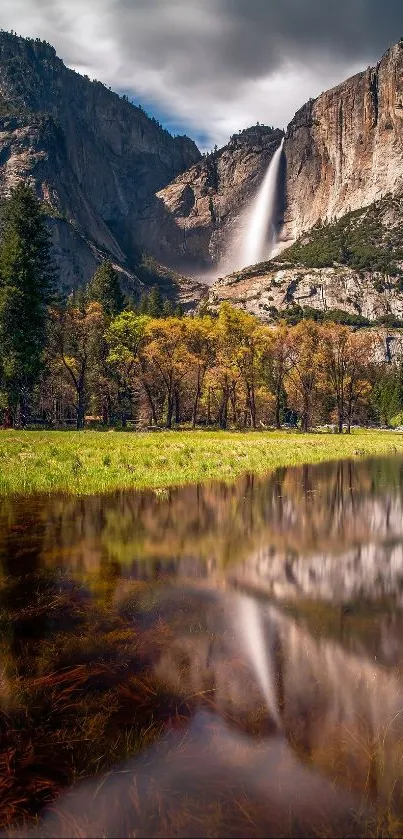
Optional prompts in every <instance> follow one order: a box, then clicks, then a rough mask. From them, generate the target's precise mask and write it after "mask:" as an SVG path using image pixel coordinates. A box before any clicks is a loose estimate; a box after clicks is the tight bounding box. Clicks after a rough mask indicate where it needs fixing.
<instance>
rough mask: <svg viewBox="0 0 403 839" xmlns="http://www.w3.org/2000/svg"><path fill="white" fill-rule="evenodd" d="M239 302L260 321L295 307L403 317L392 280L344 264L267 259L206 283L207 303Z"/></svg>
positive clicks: (401, 300) (402, 306) (211, 305)
mask: <svg viewBox="0 0 403 839" xmlns="http://www.w3.org/2000/svg"><path fill="white" fill-rule="evenodd" d="M224 301H226V302H228V303H231V304H232V305H234V306H240V307H241V308H243V309H246V311H248V312H250V313H251V314H253V315H257V316H258V317H259V318H261V319H262V320H265V321H272V320H273V318H275V317H276V316H277V315H278V314H279V313H281V312H282V311H284V310H285V309H289V308H291V307H293V306H294V307H295V306H300V307H301V308H305V307H308V308H310V309H315V310H317V311H318V312H327V311H329V310H335V309H338V310H340V311H343V312H346V313H350V314H351V315H360V316H361V317H363V318H365V319H366V320H368V321H374V320H377V319H379V318H382V317H384V316H385V315H388V314H393V315H395V316H396V317H397V318H398V319H399V320H403V297H402V294H401V292H400V291H399V289H398V287H397V286H396V283H395V281H394V280H392V279H390V280H388V281H386V280H385V279H384V277H383V275H381V274H379V273H370V272H359V271H354V270H353V269H352V268H349V267H348V266H345V265H337V266H334V267H333V268H307V267H306V266H303V265H301V266H295V265H292V264H291V263H288V264H287V263H282V262H278V263H276V262H274V263H269V264H268V265H267V268H266V269H265V268H264V265H263V266H262V267H258V266H256V268H255V269H253V268H252V269H245V271H241V272H239V273H237V274H232V275H230V276H228V277H224V278H223V279H220V280H217V282H216V283H215V284H214V285H213V286H212V287H211V289H210V292H209V296H208V305H209V308H211V309H212V310H216V309H217V308H218V307H219V305H220V303H222V302H224Z"/></svg>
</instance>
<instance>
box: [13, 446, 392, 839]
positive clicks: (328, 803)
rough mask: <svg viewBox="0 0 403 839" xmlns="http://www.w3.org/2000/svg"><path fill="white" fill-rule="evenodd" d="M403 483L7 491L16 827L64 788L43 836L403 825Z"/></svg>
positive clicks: (336, 831) (329, 475)
mask: <svg viewBox="0 0 403 839" xmlns="http://www.w3.org/2000/svg"><path fill="white" fill-rule="evenodd" d="M402 477H403V463H402V461H400V460H399V459H394V460H392V459H388V460H379V461H376V460H374V461H368V462H354V463H349V462H344V463H336V464H324V465H320V466H315V467H303V468H301V469H296V468H292V469H283V470H280V471H279V472H277V473H274V474H273V475H270V476H268V477H266V478H256V477H254V476H245V477H244V478H243V479H242V480H241V481H239V482H238V483H236V484H234V485H231V486H226V485H221V484H215V485H213V484H212V485H208V486H204V487H202V486H199V487H187V488H181V489H174V490H169V491H167V492H166V493H153V492H148V493H134V492H132V493H129V492H128V493H116V494H113V495H110V496H106V497H89V498H83V499H77V498H66V497H50V498H37V499H32V498H31V499H18V500H7V501H4V502H2V506H1V511H0V519H1V521H0V524H1V535H0V557H1V573H2V601H1V620H2V624H3V625H2V629H3V630H4V631H3V635H2V638H3V640H2V647H1V653H2V660H3V668H2V670H3V676H2V680H1V683H0V696H1V704H2V709H3V713H2V716H1V717H0V728H1V730H0V735H1V745H0V760H1V768H0V802H3V803H0V814H1V821H2V825H3V827H5V828H7V827H8V826H9V825H11V824H16V823H17V824H18V822H21V820H22V819H27V820H28V821H27V822H26V826H25V827H24V828H23V829H22V834H21V835H26V834H27V832H29V831H30V830H31V829H32V828H31V827H30V821H29V820H30V818H31V817H32V816H33V815H34V814H35V813H37V812H41V808H42V807H43V805H46V804H47V803H48V802H51V801H52V800H53V799H54V798H55V796H56V795H57V793H59V792H61V797H60V798H57V800H56V803H55V805H53V807H52V811H51V812H50V813H49V814H48V815H45V816H44V822H43V823H42V822H41V825H40V828H39V830H40V831H42V833H43V832H47V834H48V835H58V836H59V835H60V836H62V835H66V836H70V835H77V836H78V835H79V836H92V835H99V834H103V835H107V836H115V835H116V836H119V835H123V834H124V835H142V836H143V835H144V836H146V835H147V836H170V835H177V836H184V835H192V836H199V835H200V836H202V835H205V834H206V832H208V833H209V835H211V836H249V835H254V836H267V835H273V836H279V835H299V833H301V832H302V833H304V835H311V833H312V831H313V830H314V831H315V833H316V834H317V835H329V833H330V834H331V835H346V832H347V833H348V835H352V834H354V833H355V832H357V833H358V834H359V835H362V834H363V832H368V831H369V830H372V831H373V832H375V833H378V832H379V831H380V830H384V831H386V833H388V832H392V829H393V830H395V832H396V833H397V835H399V832H398V831H399V830H400V824H401V823H400V817H401V815H402V811H403V802H402V775H403V767H402V765H401V754H402V744H403V728H402V726H403V723H402V719H403V690H402V681H401V675H400V673H401V669H400V668H401V663H402V658H403V656H402V650H403V644H402V641H401V638H402V602H401V600H402V584H403V516H402V513H403V509H402V507H403V500H402V492H403V490H402V487H403V481H402ZM246 594H247V596H248V598H250V597H253V603H254V607H253V609H254V615H256V616H258V617H256V620H258V625H259V627H261V628H262V637H263V638H264V640H265V649H264V656H265V661H263V662H262V667H263V670H264V671H265V672H266V673H269V674H270V679H271V680H272V683H273V691H272V694H273V696H272V698H271V701H270V703H269V706H270V707H268V704H267V703H265V701H264V699H263V697H262V688H261V685H259V683H258V680H257V678H256V672H255V669H254V667H253V658H254V656H253V655H250V654H249V653H248V649H249V650H251V647H249V648H248V644H247V643H241V641H240V632H241V631H243V630H242V628H241V627H240V625H239V615H240V614H241V611H240V610H242V608H243V606H242V604H243V603H246V602H250V600H249V599H246V598H245V595H246ZM246 612H247V610H244V613H245V614H246ZM247 623H248V622H247V621H246V624H247ZM256 625H257V624H256ZM246 631H247V630H246ZM253 643H254V642H252V644H253ZM252 652H253V650H252ZM105 772H107V773H108V774H107V775H104V774H102V773H105ZM90 776H95V780H93V781H92V780H88V778H89V777H90ZM83 778H84V779H85V778H87V780H80V779H83ZM72 784H73V785H74V786H73V788H72V791H70V792H68V791H65V792H63V790H65V789H66V787H70V786H71V785H72ZM400 832H401V831H400ZM42 833H41V835H42Z"/></svg>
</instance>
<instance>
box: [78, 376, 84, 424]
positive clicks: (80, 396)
mask: <svg viewBox="0 0 403 839" xmlns="http://www.w3.org/2000/svg"><path fill="white" fill-rule="evenodd" d="M77 396H78V402H77V431H81V429H82V428H84V420H85V404H84V387H83V386H82V385H81V386H80V387H79V390H78V394H77Z"/></svg>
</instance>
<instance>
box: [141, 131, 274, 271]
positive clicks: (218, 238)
mask: <svg viewBox="0 0 403 839" xmlns="http://www.w3.org/2000/svg"><path fill="white" fill-rule="evenodd" d="M282 137H283V132H282V131H280V130H279V129H278V128H270V127H267V126H263V125H262V126H261V125H256V126H254V127H252V128H248V129H245V130H244V131H241V132H239V134H235V135H234V136H233V137H231V139H230V141H229V143H228V144H227V145H226V146H224V147H223V148H221V149H215V150H214V151H213V152H211V153H210V154H208V155H206V156H205V157H204V158H203V159H202V160H200V161H198V162H197V163H196V164H195V165H194V166H192V167H191V168H190V169H189V170H188V171H186V172H184V173H181V174H180V175H178V176H177V178H175V180H174V181H173V182H172V183H170V184H169V185H168V186H166V187H164V188H163V189H161V190H160V191H159V192H157V194H156V196H155V200H154V201H152V202H150V204H149V205H148V207H147V208H146V211H145V213H144V217H143V228H142V229H143V234H142V241H143V244H144V246H145V247H147V248H148V249H149V250H150V251H151V252H152V253H153V254H154V255H155V256H156V257H157V258H158V259H160V260H161V261H162V262H164V263H167V264H170V265H173V266H175V267H176V268H179V267H183V266H184V268H185V270H188V271H191V272H192V273H196V274H197V273H202V274H203V272H205V271H208V270H210V269H211V268H212V267H213V266H215V265H217V264H220V263H221V262H222V260H223V258H224V256H225V251H226V244H227V242H228V241H229V240H231V239H232V238H233V237H234V236H235V235H236V230H237V225H238V223H239V219H240V211H241V210H242V211H243V210H244V208H245V206H247V205H248V203H249V201H250V200H251V198H252V197H253V195H254V194H255V192H256V190H257V188H258V186H259V184H260V182H261V180H262V178H263V176H264V173H265V171H266V169H267V166H268V164H269V162H270V160H271V158H272V157H273V154H274V152H275V151H276V149H277V148H278V146H279V145H280V142H281V139H282Z"/></svg>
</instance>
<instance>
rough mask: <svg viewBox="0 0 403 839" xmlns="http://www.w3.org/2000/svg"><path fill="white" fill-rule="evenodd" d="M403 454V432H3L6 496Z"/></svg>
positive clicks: (1, 483) (0, 457)
mask: <svg viewBox="0 0 403 839" xmlns="http://www.w3.org/2000/svg"><path fill="white" fill-rule="evenodd" d="M394 453H401V454H403V433H402V434H400V433H397V432H392V431H390V432H389V431H372V430H371V431H369V430H368V431H367V430H356V431H354V432H353V433H352V434H351V435H343V436H339V435H336V434H330V433H316V434H300V433H298V432H288V431H283V432H274V431H273V432H257V433H238V432H220V431H194V432H193V431H183V432H158V433H130V432H129V433H127V432H126V433H121V432H109V433H108V432H99V431H82V432H77V431H1V432H0V495H10V494H14V493H25V494H28V493H33V492H56V491H67V492H70V493H74V494H76V495H88V494H93V493H102V492H109V491H112V490H115V489H124V488H128V487H133V488H138V489H145V488H154V489H156V490H158V489H163V488H164V487H168V486H174V485H178V484H186V483H194V482H199V481H205V480H216V479H218V480H233V479H234V478H236V477H238V476H239V475H241V474H242V473H244V472H247V471H251V472H260V473H262V472H265V471H269V470H271V469H275V468H277V467H280V466H292V465H297V464H302V463H319V462H321V461H326V460H337V459H340V458H350V457H353V458H356V457H364V456H371V455H372V456H374V455H391V454H394Z"/></svg>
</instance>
